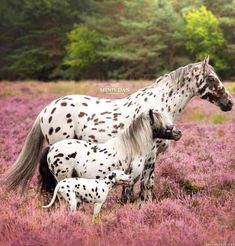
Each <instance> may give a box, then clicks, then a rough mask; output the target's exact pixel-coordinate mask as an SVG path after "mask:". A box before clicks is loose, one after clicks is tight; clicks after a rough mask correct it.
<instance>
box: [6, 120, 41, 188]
mask: <svg viewBox="0 0 235 246" xmlns="http://www.w3.org/2000/svg"><path fill="white" fill-rule="evenodd" d="M43 142H44V136H43V134H42V130H41V127H40V121H39V116H38V117H37V119H36V120H35V122H34V124H33V127H32V129H31V131H30V132H29V134H28V136H27V138H26V141H25V143H24V146H23V149H22V150H21V152H20V155H19V156H18V158H17V160H16V161H15V163H14V164H13V165H12V166H11V167H10V169H9V170H8V171H7V172H6V173H5V174H4V176H3V179H4V183H5V185H6V189H7V190H8V191H10V190H14V189H16V188H17V187H18V186H21V187H22V191H24V190H25V189H26V188H27V186H28V184H29V182H30V180H31V179H32V177H33V174H34V172H35V169H36V167H37V163H38V161H39V157H40V153H41V151H42V147H43Z"/></svg>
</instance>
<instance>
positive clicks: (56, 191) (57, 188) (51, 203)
mask: <svg viewBox="0 0 235 246" xmlns="http://www.w3.org/2000/svg"><path fill="white" fill-rule="evenodd" d="M59 188H60V184H59V183H58V184H57V185H56V187H55V190H54V194H53V197H52V199H51V202H50V203H49V204H48V205H45V206H42V207H43V208H49V207H51V206H52V205H53V203H54V202H55V199H56V196H57V193H58V190H59Z"/></svg>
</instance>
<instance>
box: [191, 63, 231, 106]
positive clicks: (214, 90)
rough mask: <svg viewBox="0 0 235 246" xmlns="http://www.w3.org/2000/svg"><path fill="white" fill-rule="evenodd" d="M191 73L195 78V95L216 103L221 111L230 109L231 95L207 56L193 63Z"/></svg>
mask: <svg viewBox="0 0 235 246" xmlns="http://www.w3.org/2000/svg"><path fill="white" fill-rule="evenodd" d="M192 75H193V76H194V77H195V78H196V88H195V89H196V95H197V96H199V97H200V98H202V99H205V100H207V101H209V102H211V103H213V104H215V105H217V106H218V107H220V109H221V110H222V111H230V110H231V109H232V106H233V102H232V97H231V95H230V94H229V92H228V91H227V90H226V89H225V87H224V85H223V84H222V82H221V81H220V79H219V77H218V75H217V74H216V73H215V71H214V68H213V67H212V66H211V65H210V64H209V58H206V59H205V60H204V61H202V62H200V63H197V64H195V65H194V66H193V67H192Z"/></svg>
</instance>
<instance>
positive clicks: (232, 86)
mask: <svg viewBox="0 0 235 246" xmlns="http://www.w3.org/2000/svg"><path fill="white" fill-rule="evenodd" d="M226 88H227V89H228V90H229V91H230V92H235V83H234V82H232V83H227V84H226Z"/></svg>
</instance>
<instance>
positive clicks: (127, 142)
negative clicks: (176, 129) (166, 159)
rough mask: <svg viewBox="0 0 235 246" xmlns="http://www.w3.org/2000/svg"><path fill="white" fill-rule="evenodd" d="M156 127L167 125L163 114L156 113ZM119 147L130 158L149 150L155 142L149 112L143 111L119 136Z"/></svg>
mask: <svg viewBox="0 0 235 246" xmlns="http://www.w3.org/2000/svg"><path fill="white" fill-rule="evenodd" d="M153 115H154V128H161V127H163V126H165V122H164V121H163V118H162V115H161V114H159V113H154V114H153ZM117 143H118V146H117V147H118V149H119V150H120V151H121V153H122V154H123V155H125V156H126V157H127V158H128V160H131V159H132V157H133V156H135V155H137V154H143V153H147V152H149V150H150V148H151V147H152V144H153V133H152V127H151V125H150V118H149V113H148V112H147V111H146V112H143V113H142V114H140V115H139V116H138V117H137V118H136V119H134V120H133V121H132V122H131V124H130V125H129V127H128V128H126V129H125V130H124V132H122V133H121V134H120V135H119V136H118V137H117Z"/></svg>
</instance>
